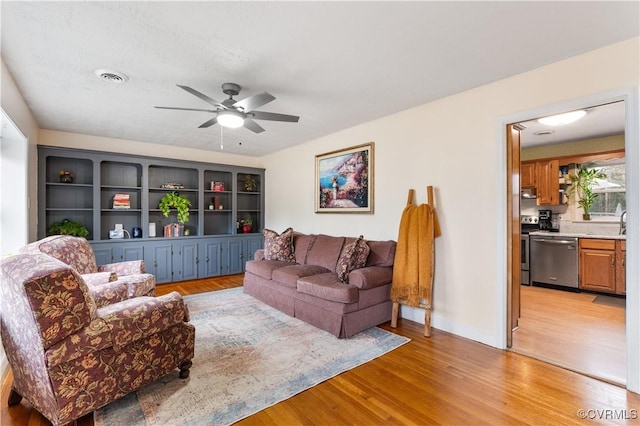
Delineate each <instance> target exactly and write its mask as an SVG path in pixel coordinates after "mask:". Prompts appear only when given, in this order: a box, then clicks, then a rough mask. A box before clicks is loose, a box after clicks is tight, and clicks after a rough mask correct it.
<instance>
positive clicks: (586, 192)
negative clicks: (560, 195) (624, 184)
mask: <svg viewBox="0 0 640 426" xmlns="http://www.w3.org/2000/svg"><path fill="white" fill-rule="evenodd" d="M606 177H607V175H606V173H602V172H601V171H599V170H598V169H594V168H589V166H588V165H586V166H584V167H582V166H579V167H578V172H577V173H575V174H572V175H569V178H570V179H571V186H570V187H569V193H570V194H575V195H576V197H578V204H579V205H580V207H582V212H583V213H582V219H584V220H591V213H590V211H591V205H592V204H593V202H594V201H595V200H596V198H597V197H598V194H596V193H594V192H593V187H594V184H595V183H596V179H606Z"/></svg>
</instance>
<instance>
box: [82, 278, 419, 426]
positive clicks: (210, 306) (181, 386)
mask: <svg viewBox="0 0 640 426" xmlns="http://www.w3.org/2000/svg"><path fill="white" fill-rule="evenodd" d="M185 300H186V301H187V304H188V306H189V311H190V314H191V323H192V324H194V325H195V327H196V347H195V358H194V359H193V367H192V368H191V376H190V377H189V378H188V379H184V380H182V379H180V378H179V377H178V371H177V370H176V371H175V372H174V373H172V374H170V375H169V376H167V377H165V378H163V379H160V380H157V381H156V382H154V383H152V384H150V385H148V386H146V387H144V388H142V389H141V390H139V391H138V392H134V393H132V394H129V395H128V396H126V397H124V398H122V399H120V400H118V401H116V402H114V403H112V404H110V405H108V406H106V407H104V408H102V409H101V410H98V411H96V412H95V415H94V420H95V424H96V426H123V425H149V426H171V425H226V424H232V423H234V422H237V421H238V420H241V419H243V418H245V417H248V416H250V415H251V414H254V413H256V412H258V411H260V410H263V409H265V408H267V407H269V406H271V405H274V404H276V403H278V402H280V401H283V400H285V399H287V398H290V397H292V396H293V395H296V394H297V393H300V392H302V391H304V390H306V389H309V388H311V387H313V386H315V385H317V384H318V383H321V382H323V381H325V380H327V379H329V378H331V377H334V376H336V375H338V374H340V373H342V372H344V371H347V370H350V369H352V368H354V367H356V366H358V365H361V364H363V363H365V362H368V361H370V360H372V359H374V358H377V357H379V356H381V355H383V354H385V353H387V352H389V351H392V350H393V349H396V348H398V347H399V346H401V345H403V344H405V343H407V342H408V341H409V339H408V338H405V337H402V336H398V335H396V334H393V333H390V332H387V331H385V330H382V329H380V328H377V327H374V328H370V329H368V330H365V331H363V332H361V333H359V334H357V335H355V336H353V337H351V338H349V339H337V338H335V337H334V336H333V335H331V334H329V333H327V332H324V331H322V330H319V329H317V328H315V327H313V326H311V325H309V324H306V323H304V322H302V321H300V320H298V319H296V318H292V317H289V316H287V315H285V314H283V313H281V312H280V311H278V310H276V309H273V308H271V307H270V306H268V305H266V304H264V303H262V302H260V301H258V300H256V299H254V298H253V297H251V296H248V295H245V294H244V293H243V292H242V288H241V287H239V288H233V289H229V290H221V291H214V292H210V293H206V294H201V295H196V296H188V297H185Z"/></svg>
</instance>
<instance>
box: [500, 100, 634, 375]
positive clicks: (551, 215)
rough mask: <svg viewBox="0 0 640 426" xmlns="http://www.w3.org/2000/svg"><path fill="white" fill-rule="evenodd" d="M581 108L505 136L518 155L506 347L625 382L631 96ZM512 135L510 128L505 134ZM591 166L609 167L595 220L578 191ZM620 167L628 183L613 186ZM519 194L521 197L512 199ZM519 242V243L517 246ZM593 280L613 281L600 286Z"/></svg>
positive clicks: (513, 168) (521, 124)
mask: <svg viewBox="0 0 640 426" xmlns="http://www.w3.org/2000/svg"><path fill="white" fill-rule="evenodd" d="M580 110H582V111H584V112H585V113H586V114H583V115H584V117H583V118H582V119H581V120H579V121H576V122H575V123H573V124H571V125H567V126H558V127H555V126H548V125H544V124H541V123H540V122H539V121H538V119H539V118H540V117H535V118H531V119H527V120H523V121H518V123H517V125H516V128H515V130H517V131H518V133H517V136H516V137H513V136H511V137H510V138H509V137H508V138H507V139H508V145H509V148H508V151H509V150H511V151H513V152H512V153H511V155H507V158H508V160H509V159H510V161H511V164H510V165H508V170H509V171H510V174H511V177H512V179H511V181H512V183H511V185H512V186H513V187H512V188H511V190H510V191H509V194H508V196H509V197H511V198H510V201H511V203H510V208H509V209H508V211H509V214H510V215H511V217H510V218H508V219H509V221H510V223H511V224H512V229H511V232H509V234H510V235H511V238H512V244H510V245H509V247H510V248H511V253H510V258H511V259H512V265H511V266H512V271H511V272H512V273H511V274H510V277H511V281H512V282H511V285H510V290H511V291H509V292H508V294H509V295H510V297H508V302H507V303H508V308H507V312H508V317H509V318H510V319H511V321H510V322H511V324H510V325H509V327H508V335H507V346H509V347H510V349H511V350H512V351H514V352H518V353H521V354H523V355H526V356H529V357H532V358H537V359H540V360H542V361H544V362H548V363H551V364H555V365H558V366H560V367H563V368H566V369H570V370H573V371H576V372H579V373H581V374H585V375H588V376H592V377H595V378H598V379H601V380H605V381H608V382H611V383H614V384H618V385H622V386H624V385H625V384H626V383H627V368H626V366H627V345H626V343H627V342H626V323H625V320H626V315H627V313H626V303H625V302H626V293H625V288H624V280H625V278H626V273H625V260H624V256H625V254H626V252H625V251H623V250H622V249H621V247H625V249H626V240H625V239H624V238H625V237H623V236H620V230H621V229H622V226H621V224H622V223H623V219H624V217H625V215H624V211H625V210H626V199H625V197H624V195H625V194H624V191H623V189H624V177H625V167H626V163H625V102H624V101H622V100H618V101H616V102H607V103H603V104H596V105H594V106H589V107H586V108H580ZM573 111H574V110H572V111H570V112H573ZM558 112H562V113H564V112H568V111H558ZM513 131H514V128H513V126H508V129H507V132H508V133H509V132H513ZM515 151H517V152H515ZM587 168H589V169H597V170H606V172H607V173H604V172H602V173H601V174H600V179H599V180H598V181H597V182H596V183H595V184H593V185H592V186H591V187H590V189H593V193H596V194H597V195H596V196H595V198H596V199H598V198H600V200H598V201H599V202H598V203H596V204H595V206H593V209H592V210H591V212H592V213H594V214H595V216H594V217H593V220H584V219H583V217H582V213H583V210H584V207H583V206H581V205H580V204H579V201H580V195H583V194H580V193H579V192H578V191H576V189H575V187H576V183H575V179H576V176H578V173H579V171H580V170H581V169H587ZM619 170H622V172H621V173H622V180H623V182H622V185H620V183H614V182H613V181H614V180H616V179H620V176H619V175H620V173H619V172H618V171H619ZM614 172H615V174H616V176H613V174H614ZM607 174H608V175H609V176H602V175H607ZM516 190H519V191H520V192H521V194H522V196H520V197H518V196H514V193H515V192H516ZM614 204H615V205H614ZM521 218H522V220H521ZM521 222H526V225H525V224H520V223H521ZM532 222H533V223H535V224H536V226H531V224H532ZM541 227H542V228H544V229H540V228H541ZM518 240H520V244H514V242H516V241H518ZM532 240H533V242H532ZM583 243H584V244H583ZM596 243H597V244H599V243H603V244H606V246H607V249H608V250H606V251H605V250H601V251H593V250H591V248H590V247H591V245H592V244H596ZM609 245H610V246H611V247H609ZM603 248H604V247H603ZM547 252H548V253H549V255H548V256H546V257H545V253H547ZM604 254H606V255H607V256H609V257H607V258H606V259H607V263H603V262H600V263H598V265H596V266H591V265H592V263H593V260H594V259H595V258H592V257H591V256H597V259H598V260H603V259H604V258H603V257H601V255H604ZM516 259H520V263H521V264H520V265H518V264H517V263H518V262H517V260H516ZM616 259H617V260H616ZM609 262H610V263H609ZM603 266H604V267H606V268H608V269H607V271H605V272H606V273H602V274H601V276H599V277H597V278H594V277H593V272H592V270H593V269H594V268H596V269H597V268H600V271H601V272H602V267H603ZM518 268H520V269H521V271H520V273H519V274H518V271H517V269H518ZM560 277H562V278H560ZM589 277H591V278H593V280H592V281H593V282H603V283H605V282H606V284H607V285H608V286H609V287H604V286H603V287H601V288H600V287H597V286H596V287H594V286H593V285H592V284H593V282H591V281H590V280H591V278H589ZM603 285H604V284H603ZM616 285H617V286H618V287H617V288H616Z"/></svg>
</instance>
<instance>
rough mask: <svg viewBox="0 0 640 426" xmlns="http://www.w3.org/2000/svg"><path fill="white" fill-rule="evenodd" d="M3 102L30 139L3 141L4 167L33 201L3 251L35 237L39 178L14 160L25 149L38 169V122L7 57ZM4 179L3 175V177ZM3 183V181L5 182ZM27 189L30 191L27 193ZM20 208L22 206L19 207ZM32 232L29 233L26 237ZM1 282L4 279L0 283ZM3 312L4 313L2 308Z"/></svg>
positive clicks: (1, 74) (0, 372)
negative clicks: (8, 65) (9, 65)
mask: <svg viewBox="0 0 640 426" xmlns="http://www.w3.org/2000/svg"><path fill="white" fill-rule="evenodd" d="M0 66H1V68H0V106H1V107H2V110H3V111H4V112H5V113H6V114H7V115H8V116H9V118H10V119H11V121H12V122H13V124H15V126H16V127H17V128H18V129H19V130H20V132H21V133H22V134H23V135H24V136H25V137H26V138H27V139H28V141H29V145H28V146H27V147H25V146H23V145H22V144H23V141H22V140H10V141H4V140H3V143H2V156H3V165H2V167H3V170H4V171H7V170H6V168H7V167H10V168H11V172H12V173H16V174H19V176H18V178H22V179H23V180H22V182H18V184H17V185H16V186H15V187H14V188H13V189H12V190H13V191H16V190H18V187H19V189H20V191H22V194H20V197H19V199H20V200H25V199H26V200H27V202H29V201H30V202H31V204H30V205H26V203H24V202H20V203H17V204H16V206H15V207H14V211H13V214H14V215H19V216H20V217H22V218H27V217H28V220H24V221H21V222H20V223H21V226H22V228H23V229H15V230H14V231H15V232H14V233H12V234H11V235H10V236H9V235H4V234H3V236H2V238H3V243H2V247H3V251H2V253H3V254H4V247H5V244H4V239H6V238H11V240H12V241H11V244H12V247H13V246H16V245H24V243H26V242H27V238H35V235H36V228H35V223H36V217H37V214H36V210H35V199H36V196H35V194H36V180H35V179H29V175H31V176H35V175H34V174H33V173H31V174H27V175H26V176H25V174H24V167H20V166H21V165H19V164H17V163H16V162H15V160H19V161H24V157H25V155H24V154H25V151H27V154H28V158H29V160H28V162H29V164H28V170H31V171H33V172H35V170H37V169H36V162H35V152H36V144H37V142H38V131H39V128H38V123H37V122H36V120H35V118H34V117H33V114H32V113H31V111H30V110H29V108H28V107H27V104H26V103H25V101H24V99H23V97H22V94H21V93H20V91H19V90H18V86H16V83H15V81H14V80H13V76H12V75H11V73H9V70H8V69H7V67H6V66H5V64H4V61H3V60H1V58H0ZM5 156H7V157H10V158H11V159H12V160H11V161H5V160H6V159H5ZM4 180H5V179H3V181H4ZM3 186H4V185H3ZM25 191H27V193H26V194H25ZM0 195H1V196H2V197H3V202H2V203H3V204H5V205H6V203H5V197H7V196H8V194H7V191H6V190H5V188H4V187H3V188H2V194H0ZM18 209H20V210H18ZM27 236H29V237H27ZM0 284H1V283H0ZM0 315H2V313H1V312H0ZM8 371H9V364H8V362H7V356H6V354H5V353H4V350H3V348H2V347H1V346H0V380H1V381H4V378H5V376H6V375H7V373H8Z"/></svg>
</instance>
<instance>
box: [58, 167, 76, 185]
mask: <svg viewBox="0 0 640 426" xmlns="http://www.w3.org/2000/svg"><path fill="white" fill-rule="evenodd" d="M58 180H59V181H60V183H73V174H72V173H71V172H68V171H66V170H60V172H59V173H58Z"/></svg>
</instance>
